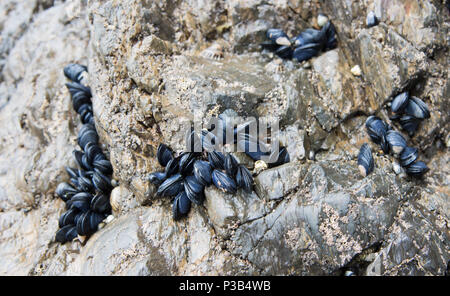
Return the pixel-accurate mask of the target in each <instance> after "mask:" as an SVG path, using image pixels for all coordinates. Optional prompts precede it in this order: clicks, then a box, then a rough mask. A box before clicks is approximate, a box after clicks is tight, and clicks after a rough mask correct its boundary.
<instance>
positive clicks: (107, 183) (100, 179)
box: [92, 169, 113, 194]
mask: <svg viewBox="0 0 450 296" xmlns="http://www.w3.org/2000/svg"><path fill="white" fill-rule="evenodd" d="M92 183H93V184H94V187H95V189H97V190H99V191H101V192H103V193H106V194H109V193H110V192H111V190H112V189H113V186H112V185H111V179H110V178H109V177H107V176H105V175H103V174H102V172H100V171H99V170H97V169H94V174H93V175H92Z"/></svg>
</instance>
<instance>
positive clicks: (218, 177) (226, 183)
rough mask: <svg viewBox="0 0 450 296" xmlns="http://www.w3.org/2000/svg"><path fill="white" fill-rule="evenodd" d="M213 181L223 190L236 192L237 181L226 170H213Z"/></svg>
mask: <svg viewBox="0 0 450 296" xmlns="http://www.w3.org/2000/svg"><path fill="white" fill-rule="evenodd" d="M212 181H213V184H214V185H215V186H216V187H217V188H218V189H220V190H222V191H223V192H227V193H236V190H237V186H236V182H235V181H234V180H233V179H232V178H230V177H228V175H227V174H225V173H224V172H222V171H219V170H214V171H213V172H212Z"/></svg>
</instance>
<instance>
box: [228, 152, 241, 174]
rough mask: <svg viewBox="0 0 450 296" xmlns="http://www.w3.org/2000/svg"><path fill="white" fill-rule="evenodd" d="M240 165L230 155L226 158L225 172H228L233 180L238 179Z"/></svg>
mask: <svg viewBox="0 0 450 296" xmlns="http://www.w3.org/2000/svg"><path fill="white" fill-rule="evenodd" d="M238 165H239V163H238V161H237V160H236V158H235V157H234V156H233V155H231V154H230V153H228V154H227V156H226V157H225V171H226V172H227V174H228V176H230V177H231V178H235V177H236V173H237V170H238Z"/></svg>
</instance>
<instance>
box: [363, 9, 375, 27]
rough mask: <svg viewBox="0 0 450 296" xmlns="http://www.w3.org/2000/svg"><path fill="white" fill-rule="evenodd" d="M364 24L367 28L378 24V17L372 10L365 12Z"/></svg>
mask: <svg viewBox="0 0 450 296" xmlns="http://www.w3.org/2000/svg"><path fill="white" fill-rule="evenodd" d="M366 25H367V27H369V28H370V27H373V26H376V25H378V18H377V16H376V15H375V13H374V12H373V11H370V12H369V13H368V14H367V18H366Z"/></svg>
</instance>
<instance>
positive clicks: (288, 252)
mask: <svg viewBox="0 0 450 296" xmlns="http://www.w3.org/2000/svg"><path fill="white" fill-rule="evenodd" d="M25 2H26V3H25ZM25 2H23V1H14V0H7V1H2V3H1V4H0V29H1V35H0V73H1V75H0V122H1V125H2V127H3V128H2V129H1V131H0V139H1V142H0V174H1V178H0V263H1V264H0V274H9V275H11V274H32V275H205V274H208V275H236V274H242V275H330V274H332V275H340V274H343V273H344V272H345V270H353V271H354V272H356V273H357V274H359V275H443V274H444V272H445V270H446V267H447V262H448V261H449V259H450V248H449V232H448V223H449V222H448V221H449V220H448V219H449V216H450V214H449V194H450V192H449V189H448V185H449V178H448V173H447V172H448V171H449V166H448V163H449V162H448V160H449V153H448V147H449V145H450V141H449V139H450V136H449V118H448V117H449V114H450V112H449V109H448V108H449V107H448V106H449V104H448V98H449V82H448V70H447V68H448V59H449V56H448V40H447V39H448V38H447V36H448V28H449V12H448V10H447V9H446V7H445V6H444V4H443V3H441V2H439V1H418V0H408V1H378V0H374V1H365V2H351V1H350V2H349V1H328V2H326V3H319V1H274V2H271V3H270V4H268V3H267V2H265V1H232V0H230V1H181V2H180V1H135V0H126V1H90V2H89V3H86V2H85V1H64V2H63V1H38V0H36V1H25ZM369 11H373V12H374V13H375V14H376V16H377V18H378V20H379V24H378V25H377V26H374V27H370V28H368V27H367V26H366V16H367V14H368V13H369ZM320 12H321V13H325V14H327V16H328V17H329V18H330V19H331V21H332V22H333V24H334V25H335V26H336V31H337V35H338V47H337V48H336V49H334V50H331V51H328V52H325V53H322V54H320V55H319V56H317V57H314V58H312V59H311V60H309V61H307V62H306V63H302V64H299V63H296V62H293V61H281V60H279V59H278V58H276V57H274V56H273V55H272V54H270V53H267V52H261V49H260V48H259V46H258V44H259V43H260V42H262V41H264V38H265V31H266V30H267V29H268V28H272V27H279V28H282V29H283V30H285V31H286V32H287V33H288V34H289V35H292V36H295V35H296V34H298V33H299V32H301V31H302V30H304V29H305V28H308V27H314V26H317V21H316V17H317V14H318V13H320ZM86 49H87V50H86ZM70 62H79V63H82V64H86V65H87V66H88V68H89V84H90V86H91V88H92V92H93V99H92V100H93V108H94V117H95V122H96V127H97V131H98V133H99V136H100V142H101V143H105V146H104V149H105V150H106V151H107V152H108V153H109V154H110V160H111V163H112V165H113V168H114V178H115V179H116V180H118V183H119V184H120V185H119V186H118V187H116V188H115V189H114V190H113V192H112V194H111V203H112V208H113V215H114V219H112V220H111V221H108V223H105V225H104V226H103V227H102V229H100V230H99V231H98V232H96V233H95V234H94V235H92V236H91V237H90V238H89V239H87V240H85V238H79V239H75V240H74V241H73V242H70V243H66V244H64V245H60V244H57V243H55V242H54V233H55V232H56V230H57V228H58V217H59V216H60V214H61V213H62V212H63V211H64V203H63V202H62V201H61V200H59V199H58V198H57V197H56V195H55V194H54V191H55V189H56V185H57V184H58V183H59V182H62V181H66V180H65V178H67V174H66V173H65V171H64V166H65V165H67V164H69V165H71V166H75V164H74V163H73V160H72V156H71V152H72V150H73V149H74V148H75V147H76V146H77V143H76V134H77V131H78V129H79V128H80V127H81V123H80V121H79V119H78V117H77V116H76V113H75V111H73V110H72V106H71V102H70V96H69V93H68V91H67V90H66V88H65V87H64V83H65V82H66V79H65V78H64V75H63V73H62V68H63V67H64V66H65V65H66V64H68V63H70ZM355 66H359V69H360V73H358V75H354V74H352V71H351V69H352V68H354V67H355ZM406 90H407V91H409V92H410V93H411V95H414V96H417V97H420V98H421V99H422V100H423V101H424V102H425V103H426V104H427V105H428V107H429V109H430V113H431V117H430V118H429V119H426V120H424V121H423V122H422V123H421V125H420V126H419V129H418V132H417V133H416V135H414V136H413V137H408V136H407V135H406V133H403V135H404V136H405V138H406V139H407V142H408V145H409V146H413V147H418V148H419V157H420V159H421V160H423V161H425V163H426V164H427V165H428V167H429V168H430V171H429V172H428V173H427V174H426V175H425V176H424V178H423V179H421V180H418V179H413V178H411V177H408V176H407V175H406V174H405V173H404V172H401V171H400V172H395V171H394V169H393V168H394V167H393V162H394V160H395V158H394V157H393V156H392V155H384V154H383V152H382V151H380V149H379V147H378V146H377V145H375V144H374V143H371V142H370V139H369V137H368V135H367V133H366V131H365V127H364V122H365V120H366V118H367V116H368V115H372V114H375V115H377V116H379V117H381V118H382V119H383V120H385V121H387V122H389V123H390V124H391V125H392V126H393V127H394V128H395V129H398V130H399V131H401V129H400V126H398V125H397V124H396V123H393V122H391V121H390V120H389V116H390V115H391V114H390V108H389V102H390V100H391V99H392V98H393V96H395V95H397V94H398V93H400V92H403V91H406ZM226 109H233V110H235V111H236V112H237V113H238V114H239V115H241V116H254V117H263V116H274V117H276V118H279V119H280V131H279V137H280V140H281V142H282V144H283V145H284V146H286V147H287V150H288V151H289V154H290V156H291V157H290V158H291V162H290V163H288V164H284V165H282V166H278V167H274V168H269V169H265V170H262V171H257V170H255V175H254V178H255V190H254V191H253V192H252V193H251V194H248V193H245V192H241V191H238V193H237V194H235V195H231V194H226V193H222V192H220V191H218V190H217V189H215V188H213V187H210V188H207V189H206V190H205V196H206V200H205V202H204V204H203V205H202V206H198V205H193V209H192V210H191V211H190V213H189V214H188V216H187V217H186V218H184V219H182V220H181V221H178V222H175V221H173V219H172V211H171V202H170V200H169V199H166V198H158V197H156V196H155V188H154V187H153V185H151V184H150V183H149V181H148V179H147V175H148V174H149V173H150V172H153V171H159V170H161V169H162V168H161V167H160V166H159V165H158V163H157V161H156V158H155V155H156V149H157V147H158V145H159V143H161V142H163V143H166V144H168V145H170V146H171V147H173V148H174V149H175V150H177V151H180V150H183V149H184V147H183V143H184V142H185V141H184V132H185V130H186V129H187V128H189V127H190V125H191V123H192V122H193V121H194V120H197V119H202V120H203V119H205V118H208V117H211V116H215V115H218V114H220V113H221V112H223V111H224V110H226ZM365 142H367V143H369V145H370V147H371V148H372V153H373V156H374V160H375V169H374V171H373V173H371V174H370V175H369V176H368V177H366V178H363V177H362V176H360V175H359V171H358V169H357V164H356V159H357V155H358V151H359V148H360V147H361V145H362V144H363V143H365ZM236 156H237V157H238V159H239V161H240V162H242V163H246V164H247V165H248V166H249V168H250V169H253V166H254V163H253V161H251V160H249V159H248V157H246V156H245V155H240V154H239V153H237V154H236Z"/></svg>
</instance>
